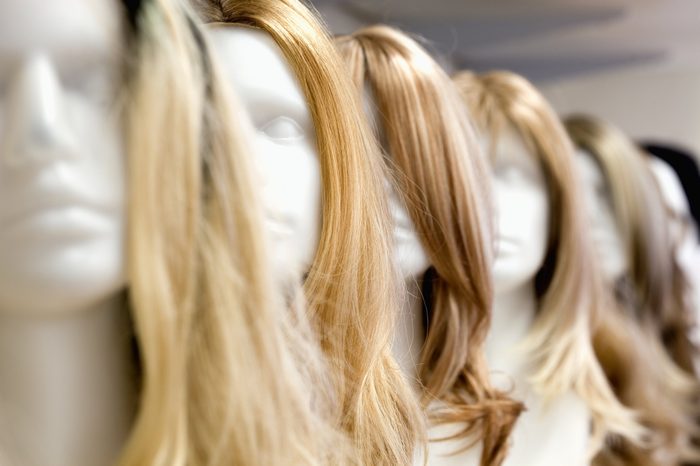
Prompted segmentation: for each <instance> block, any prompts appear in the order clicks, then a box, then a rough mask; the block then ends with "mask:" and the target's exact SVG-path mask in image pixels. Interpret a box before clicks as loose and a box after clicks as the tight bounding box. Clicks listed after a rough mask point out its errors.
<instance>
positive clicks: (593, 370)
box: [453, 71, 645, 453]
mask: <svg viewBox="0 0 700 466" xmlns="http://www.w3.org/2000/svg"><path fill="white" fill-rule="evenodd" d="M453 80H454V82H455V83H456V84H457V86H458V87H459V89H460V91H461V94H462V97H463V99H464V102H465V103H466V104H467V106H468V107H469V108H470V109H471V110H472V112H473V116H474V118H475V120H476V121H477V123H478V126H479V128H480V129H481V130H482V131H483V132H484V134H485V135H487V136H488V137H490V140H491V148H494V147H495V145H496V141H497V140H498V138H499V135H500V134H501V132H502V131H503V130H505V129H506V128H507V126H508V125H511V126H512V127H513V128H514V129H515V130H516V131H517V132H518V134H519V135H520V137H521V138H522V139H523V141H524V143H525V144H526V146H527V147H528V148H529V150H530V152H532V153H533V154H535V155H536V156H537V157H538V159H539V161H540V163H541V165H542V167H543V170H544V173H545V176H546V179H547V184H548V189H549V192H550V195H549V199H550V205H551V207H550V209H551V216H550V226H549V239H548V249H547V254H546V257H545V260H544V263H543V265H542V267H541V269H540V270H539V272H538V274H537V276H536V278H535V290H536V294H537V297H538V314H537V316H536V319H535V322H534V323H533V326H532V328H531V330H530V332H529V334H528V336H527V337H526V341H525V342H524V347H525V348H526V350H528V351H529V353H530V356H531V358H532V359H531V360H532V361H533V367H534V373H533V374H532V376H531V381H532V383H533V385H534V386H535V388H536V389H538V390H539V392H540V393H541V394H542V395H543V396H544V397H545V399H548V398H549V399H551V398H552V397H555V396H557V395H560V394H562V393H564V392H565V391H567V390H574V391H575V392H576V393H577V394H578V395H579V396H580V397H581V398H582V399H583V400H584V401H585V402H586V404H587V405H588V407H589V409H590V411H591V414H592V416H593V431H592V438H591V453H594V452H595V451H597V450H598V449H599V448H600V446H601V444H602V440H603V439H604V438H605V437H606V436H607V435H608V434H619V435H621V436H623V437H626V438H630V439H632V440H633V441H635V442H639V441H641V440H642V437H643V436H644V434H645V430H644V429H643V428H642V427H641V426H640V425H639V424H638V422H637V419H636V416H635V415H634V413H633V412H631V411H630V410H628V409H627V408H625V407H624V406H623V405H621V404H620V402H619V401H618V400H617V399H616V397H615V395H614V394H613V391H612V390H611V387H610V385H609V384H608V382H607V380H606V377H605V374H604V372H603V370H602V369H601V367H600V365H599V363H598V361H597V359H596V355H595V353H594V351H593V346H592V338H593V331H594V329H595V328H596V327H597V325H598V318H599V315H600V313H601V312H602V309H603V306H604V300H603V289H602V285H601V284H600V282H599V279H598V275H597V274H596V273H595V271H594V264H593V263H592V261H591V253H590V251H591V248H590V245H589V242H588V238H587V236H586V235H585V232H584V228H585V227H584V219H583V214H584V208H583V206H582V205H581V204H580V203H581V199H582V196H581V193H580V189H579V186H578V180H577V178H576V177H575V176H574V152H573V147H572V144H571V142H570V141H569V139H568V137H567V135H566V131H565V130H564V128H563V126H562V124H561V123H560V122H559V120H558V118H557V116H556V114H555V113H554V111H553V110H552V109H551V107H550V106H549V104H548V103H547V102H546V101H545V99H544V98H543V97H542V95H541V94H540V93H539V92H538V91H537V90H536V89H535V88H534V87H533V86H532V85H531V84H530V83H529V82H528V81H527V80H525V79H524V78H522V77H520V76H518V75H516V74H513V73H509V72H503V71H499V72H491V73H487V74H483V75H475V74H473V73H471V72H461V73H459V74H457V75H456V76H454V78H453Z"/></svg>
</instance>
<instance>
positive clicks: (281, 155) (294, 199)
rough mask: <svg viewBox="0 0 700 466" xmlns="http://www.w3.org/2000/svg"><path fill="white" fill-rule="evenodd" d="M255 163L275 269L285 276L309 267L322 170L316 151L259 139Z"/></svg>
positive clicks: (317, 225)
mask: <svg viewBox="0 0 700 466" xmlns="http://www.w3.org/2000/svg"><path fill="white" fill-rule="evenodd" d="M258 148H259V151H258V154H257V155H256V165H257V168H258V172H259V173H258V174H259V179H260V186H261V191H262V200H263V204H264V209H265V217H266V218H265V220H266V226H267V229H268V236H269V240H270V241H271V255H272V261H273V265H274V267H275V269H277V270H278V271H279V273H281V274H282V275H284V277H282V278H283V279H289V278H290V277H292V276H300V275H302V274H303V273H305V272H306V271H308V269H309V267H310V266H311V263H312V261H313V259H314V256H315V254H316V249H317V248H318V242H319V237H320V231H321V189H322V186H321V174H320V167H319V164H318V159H317V157H316V154H315V152H312V151H310V150H308V148H304V147H298V146H297V147H292V146H284V145H280V144H275V143H272V142H269V141H258Z"/></svg>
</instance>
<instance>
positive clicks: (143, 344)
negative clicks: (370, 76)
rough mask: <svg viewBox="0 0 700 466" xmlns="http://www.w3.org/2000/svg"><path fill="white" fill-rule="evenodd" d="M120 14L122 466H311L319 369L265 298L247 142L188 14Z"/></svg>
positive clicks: (268, 292)
mask: <svg viewBox="0 0 700 466" xmlns="http://www.w3.org/2000/svg"><path fill="white" fill-rule="evenodd" d="M124 4H125V6H126V7H127V11H128V12H129V15H128V16H129V23H130V30H129V32H130V34H129V36H130V44H129V45H130V53H129V55H128V61H127V63H126V76H125V79H126V89H125V96H124V102H123V104H124V108H123V110H124V127H125V139H126V149H127V157H128V162H127V166H128V167H129V172H128V180H129V183H128V185H129V186H128V189H129V192H128V194H129V218H128V240H127V242H128V244H127V254H128V277H129V290H128V291H129V305H130V308H131V313H132V317H133V322H134V328H135V334H136V342H137V346H138V354H139V362H140V369H141V393H140V401H139V407H138V413H137V417H136V420H135V424H134V427H133V430H132V433H131V435H130V438H129V440H128V442H127V445H126V446H125V448H124V451H123V454H122V457H121V459H120V462H119V464H120V465H122V466H132V465H133V466H137V465H138V466H141V465H151V466H185V465H188V466H203V465H206V466H218V465H221V466H223V465H262V464H265V465H279V466H282V465H301V464H303V465H315V464H323V463H325V462H326V461H325V455H327V454H329V453H327V452H326V450H325V446H323V445H319V443H320V442H323V441H324V439H326V438H327V437H326V432H327V430H326V425H325V424H324V423H323V422H322V421H323V418H322V415H321V414H319V415H318V416H316V415H315V414H314V413H315V411H314V409H315V408H314V409H312V407H313V406H312V403H318V401H319V400H316V399H309V395H308V394H309V391H310V389H309V386H308V385H307V384H309V383H313V384H315V383H320V380H318V379H320V378H321V377H320V376H319V377H312V375H313V374H314V373H315V372H314V371H315V368H314V366H315V365H316V364H317V361H319V360H320V356H317V355H315V354H314V353H313V342H312V341H310V340H306V338H307V335H305V334H304V333H303V331H302V330H303V329H302V328H301V327H302V326H300V325H298V324H297V323H294V322H291V319H292V316H291V315H290V314H289V313H288V312H287V310H286V309H284V308H283V307H282V306H278V305H276V303H275V300H274V299H273V296H274V293H273V292H272V287H271V285H270V284H269V283H268V275H269V274H268V273H267V270H268V268H267V263H266V260H265V256H264V250H263V247H262V246H263V245H262V244H261V242H260V239H259V237H260V234H259V232H260V230H261V228H262V222H261V220H260V219H259V218H258V209H257V208H256V207H255V206H256V202H257V201H256V198H255V192H254V191H253V186H252V181H251V177H250V173H251V169H250V167H249V166H248V164H249V161H248V160H247V158H246V157H245V155H246V153H245V147H246V141H245V139H244V138H245V134H244V133H243V132H242V131H239V130H237V125H236V124H234V123H235V119H234V115H233V114H232V113H231V106H230V104H229V100H228V99H227V97H226V96H225V95H224V94H223V90H222V88H221V86H220V80H219V78H218V73H217V70H216V66H215V64H214V63H213V62H212V60H211V57H210V56H209V54H208V52H207V47H206V43H205V41H204V39H203V36H202V34H201V32H200V30H199V29H198V27H197V26H196V24H195V22H194V20H193V16H192V15H190V14H189V13H188V11H187V8H186V6H185V5H181V4H180V3H179V2H178V1H177V0H143V1H141V2H133V1H132V2H126V1H125V2H124ZM242 200H245V202H242ZM306 348H309V349H310V350H309V351H308V352H307V351H306V350H305V349H306ZM302 353H303V354H302ZM302 357H308V358H310V360H309V362H308V365H305V366H300V365H299V364H300V361H299V359H300V358H302ZM312 386H313V385H312ZM321 401H322V400H321ZM319 429H320V431H319ZM331 432H332V429H331ZM338 446H339V447H340V448H341V449H342V448H343V446H342V442H340V443H339V444H338Z"/></svg>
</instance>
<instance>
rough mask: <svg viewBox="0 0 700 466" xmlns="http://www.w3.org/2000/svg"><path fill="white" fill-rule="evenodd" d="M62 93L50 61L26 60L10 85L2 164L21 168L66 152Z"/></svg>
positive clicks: (66, 135)
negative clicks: (20, 166)
mask: <svg viewBox="0 0 700 466" xmlns="http://www.w3.org/2000/svg"><path fill="white" fill-rule="evenodd" d="M62 104H63V91H62V89H61V84H60V81H59V77H58V76H57V73H56V70H55V69H54V67H53V65H52V64H51V62H50V61H49V60H48V59H47V57H45V56H43V55H35V56H32V57H30V58H28V59H27V60H26V61H25V62H24V64H23V65H22V66H21V68H20V69H19V70H18V72H17V74H16V75H15V78H14V79H13V80H12V81H11V83H10V88H9V92H8V100H7V107H6V115H5V121H6V127H5V135H4V136H5V137H4V139H5V144H4V147H3V154H2V161H3V163H5V164H7V165H11V166H12V165H14V166H17V165H23V164H26V163H30V162H32V161H34V162H37V161H41V159H44V158H46V157H49V156H50V155H51V154H53V153H56V152H57V150H58V152H61V153H63V152H65V151H64V150H62V149H64V148H63V147H62V146H64V145H65V144H66V143H67V138H68V131H67V127H66V124H65V114H64V112H63V111H62V110H63V109H62Z"/></svg>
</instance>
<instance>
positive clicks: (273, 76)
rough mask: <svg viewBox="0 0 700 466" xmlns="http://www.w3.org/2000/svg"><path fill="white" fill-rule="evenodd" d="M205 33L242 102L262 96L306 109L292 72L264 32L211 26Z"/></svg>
mask: <svg viewBox="0 0 700 466" xmlns="http://www.w3.org/2000/svg"><path fill="white" fill-rule="evenodd" d="M208 31H209V36H210V37H211V39H212V43H213V45H214V47H215V48H216V49H217V50H218V52H219V54H220V56H221V57H222V58H223V60H222V62H223V66H224V67H225V68H227V69H228V70H230V71H231V72H230V73H228V76H229V78H230V79H231V80H232V81H233V84H234V86H235V87H236V89H237V91H238V93H239V95H240V96H241V97H242V98H244V99H245V98H246V96H255V95H264V96H266V97H273V98H275V99H278V102H280V103H282V102H287V103H289V104H290V105H292V106H294V107H298V108H306V99H305V97H304V95H303V93H302V91H301V87H300V86H299V83H298V81H297V79H296V77H295V75H294V72H293V71H292V69H291V67H290V66H289V63H288V62H287V59H286V57H285V56H284V54H283V53H282V50H281V49H280V48H279V46H278V45H277V44H276V43H275V41H274V40H273V39H272V37H270V35H269V34H268V33H267V32H265V31H263V30H260V29H254V28H249V27H244V26H213V27H210V28H209V30H208Z"/></svg>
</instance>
